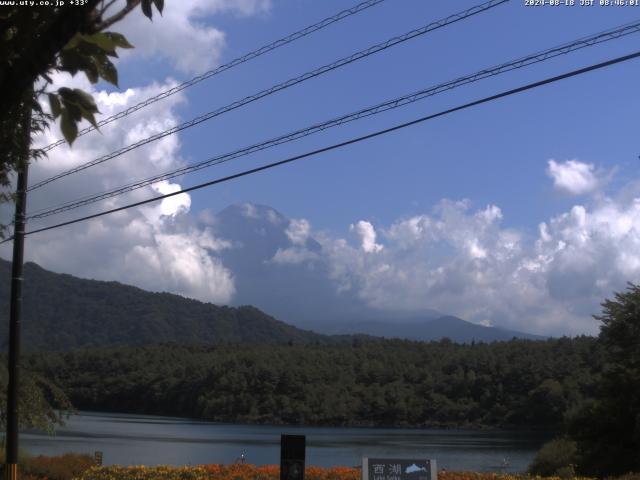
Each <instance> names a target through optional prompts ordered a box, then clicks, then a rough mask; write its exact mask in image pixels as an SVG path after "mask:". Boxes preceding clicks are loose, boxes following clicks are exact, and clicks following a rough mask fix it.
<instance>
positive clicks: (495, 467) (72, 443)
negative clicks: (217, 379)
mask: <svg viewBox="0 0 640 480" xmlns="http://www.w3.org/2000/svg"><path fill="white" fill-rule="evenodd" d="M283 433H290V434H298V435H306V437H307V459H306V461H307V465H318V466H324V467H327V466H333V465H343V466H354V465H360V464H361V462H362V457H363V456H370V457H385V456H387V457H410V458H413V457H415V458H433V459H436V461H437V466H438V468H439V469H440V468H445V469H447V470H473V471H505V472H520V471H524V470H526V468H527V466H528V464H529V463H530V462H531V460H532V459H533V456H534V455H535V452H536V451H537V450H538V448H540V446H541V445H542V443H544V442H545V441H546V440H548V438H549V435H544V434H541V433H534V432H523V431H509V430H467V429H452V430H436V429H415V430H414V429H388V428H334V427H283V426H258V425H230V424H220V423H210V422H203V421H197V420H190V419H184V418H170V417H157V416H149V415H124V414H108V413H89V412H81V413H80V414H78V415H74V416H73V417H71V418H70V419H68V420H67V422H66V425H65V426H64V427H60V428H59V429H58V430H57V433H56V434H55V435H54V436H48V435H46V434H39V433H34V432H23V433H21V436H20V446H21V448H24V449H26V450H27V451H28V452H29V453H31V454H35V455H37V454H43V455H59V454H62V453H66V452H79V453H80V452H81V453H89V454H91V455H93V452H94V451H96V450H99V451H102V452H103V454H104V460H103V463H104V464H105V465H112V464H120V465H158V464H169V465H187V464H192V465H193V464H203V463H225V464H226V463H233V462H234V461H235V460H236V459H237V458H238V457H239V456H240V454H241V453H243V452H244V453H245V456H246V459H247V462H248V463H253V464H256V465H263V464H278V463H279V462H280V435H281V434H283ZM504 460H506V461H507V462H508V466H507V467H506V468H505V467H503V462H504Z"/></svg>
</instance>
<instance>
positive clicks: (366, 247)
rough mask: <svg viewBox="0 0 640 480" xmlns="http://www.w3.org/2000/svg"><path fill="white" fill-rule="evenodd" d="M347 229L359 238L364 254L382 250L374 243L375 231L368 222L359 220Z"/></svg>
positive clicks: (380, 246) (381, 247)
mask: <svg viewBox="0 0 640 480" xmlns="http://www.w3.org/2000/svg"><path fill="white" fill-rule="evenodd" d="M349 228H350V229H351V230H352V231H354V232H355V233H356V235H358V237H359V238H360V246H361V248H362V250H363V251H364V252H367V253H375V252H379V251H381V250H382V249H383V248H384V247H383V246H382V245H380V244H379V243H376V231H375V229H374V228H373V225H371V223H370V222H367V221H365V220H360V221H359V222H357V223H356V224H355V225H351V226H350V227H349Z"/></svg>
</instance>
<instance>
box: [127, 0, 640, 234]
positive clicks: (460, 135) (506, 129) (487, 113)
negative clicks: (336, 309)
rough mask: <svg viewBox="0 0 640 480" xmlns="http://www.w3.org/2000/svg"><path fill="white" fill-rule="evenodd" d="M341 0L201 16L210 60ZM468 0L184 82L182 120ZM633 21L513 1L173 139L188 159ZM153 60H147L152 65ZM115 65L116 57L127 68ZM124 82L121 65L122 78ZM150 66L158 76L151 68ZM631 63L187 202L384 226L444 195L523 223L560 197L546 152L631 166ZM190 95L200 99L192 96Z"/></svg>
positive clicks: (431, 106) (383, 13) (600, 11)
mask: <svg viewBox="0 0 640 480" xmlns="http://www.w3.org/2000/svg"><path fill="white" fill-rule="evenodd" d="M344 5H345V2H278V3H277V4H274V5H273V8H272V9H271V10H270V11H269V13H266V14H263V15H257V16H253V17H250V18H242V17H240V18H239V17H238V16H236V15H233V14H228V15H223V16H221V17H220V18H217V17H212V18H211V21H212V22H214V24H215V25H217V26H219V27H220V28H221V29H222V30H223V31H225V33H226V34H227V42H228V44H229V46H228V48H227V49H225V50H223V54H222V57H221V61H223V62H224V61H225V60H227V59H231V58H234V57H235V56H237V55H239V54H241V53H242V52H246V51H248V50H249V49H251V48H252V47H255V46H256V45H261V44H264V43H266V42H268V41H269V40H271V39H274V38H277V37H278V36H279V35H282V33H284V32H288V31H291V30H293V29H295V28H297V27H298V26H303V25H305V24H309V23H312V22H313V21H314V20H315V19H318V18H322V17H324V16H327V15H328V14H331V13H332V12H334V11H337V10H339V9H340V8H341V7H343V6H344ZM472 5H474V3H473V2H420V1H405V2H402V4H400V3H398V2H393V1H391V2H387V3H386V4H383V5H380V6H377V7H374V8H372V9H370V10H369V11H367V12H364V13H362V14H360V15H358V16H357V17H355V18H351V19H348V20H345V21H343V22H341V23H340V24H338V25H334V26H332V27H330V28H328V29H327V30H325V31H323V32H321V33H318V34H316V35H314V36H312V37H310V38H308V39H305V40H302V41H300V42H297V43H296V44H295V45H292V46H289V47H285V48H284V49H281V50H279V51H277V52H274V53H273V54H269V55H267V56H265V57H263V58H261V59H259V60H257V61H254V62H251V63H250V64H247V65H243V66H241V67H239V68H237V69H234V70H233V71H230V72H227V73H225V74H223V75H221V76H219V77H216V78H214V79H212V80H211V81H207V82H205V83H203V84H201V85H200V86H198V87H195V88H193V89H192V90H191V91H189V93H188V94H187V95H188V97H189V99H190V100H191V99H193V100H191V101H190V103H189V104H188V105H187V106H186V108H184V110H183V112H182V114H183V116H184V118H191V117H192V116H195V115H197V114H200V113H202V112H204V111H208V107H216V106H219V105H223V104H226V103H229V102H230V101H233V100H235V99H237V98H241V97H242V96H244V95H246V94H250V93H252V92H253V91H257V90H258V89H260V88H264V87H268V86H270V85H272V84H274V83H277V82H279V81H281V80H283V79H287V78H290V77H293V76H296V75H297V74H299V73H301V72H304V71H307V70H310V69H312V68H314V67H316V66H318V65H322V64H325V63H328V62H330V61H332V60H333V59H336V58H340V57H342V56H345V55H347V54H349V53H351V52H353V51H356V50H358V49H360V48H363V47H365V46H367V45H370V44H373V43H376V42H378V41H381V40H384V39H386V38H389V37H391V36H393V35H394V34H398V33H401V32H404V31H407V30H409V29H411V28H414V27H419V26H421V25H423V24H426V23H428V22H429V21H430V20H432V19H439V18H442V17H444V16H446V15H448V14H450V13H452V12H454V11H457V10H461V9H463V8H465V7H467V6H472ZM636 17H640V9H635V8H621V7H617V8H612V7H609V8H605V7H592V8H587V7H572V8H569V7H563V8H560V7H553V8H552V7H545V8H540V7H524V6H523V4H522V2H513V3H511V4H507V5H505V6H500V7H497V8H495V9H494V10H493V11H489V12H486V13H483V14H480V15H478V16H476V17H474V18H471V19H468V20H465V21H464V22H460V23H458V24H456V25H452V26H450V27H447V28H445V29H442V30H441V31H437V32H434V33H432V34H428V35H425V36H423V37H421V38H418V39H415V40H412V41H410V42H408V43H407V44H404V45H400V46H397V47H395V48H393V49H391V50H389V51H386V52H382V53H381V54H378V55H376V56H375V57H374V58H369V59H365V60H362V61H360V62H358V63H357V64H354V65H350V66H347V67H344V68H342V69H341V70H339V71H336V72H331V73H329V74H326V75H324V76H323V77H321V78H318V79H314V80H311V81H308V82H306V83H305V84H303V85H298V86H296V87H293V88H291V89H289V90H288V91H286V92H281V93H278V94H276V95H274V96H273V97H271V98H269V99H265V100H262V101H259V102H256V103H255V104H253V105H250V106H248V107H245V108H243V109H241V110H239V111H236V112H233V113H231V114H228V115H225V116H224V117H221V118H218V119H214V120H212V121H210V122H208V123H206V124H204V125H202V126H199V127H195V128H193V129H192V130H191V131H189V132H186V133H185V134H184V135H183V139H184V140H183V142H184V144H185V147H184V149H183V151H184V152H185V154H186V155H188V156H189V158H193V159H194V160H198V159H202V158H206V157H207V156H208V155H210V154H211V153H217V152H220V153H222V152H225V151H227V150H229V149H230V148H233V147H236V146H240V145H244V144H248V143H250V142H252V141H254V140H259V139H263V138H269V137H271V136H273V135H276V134H279V133H281V132H287V131H290V130H292V129H295V128H297V127H299V126H301V125H306V124H310V123H312V122H314V121H318V120H324V119H328V118H331V117H333V116H335V115H336V114H339V113H346V112H350V111H353V110H355V109H357V108H361V107H363V106H367V105H371V104H374V103H376V102H378V101H380V100H382V99H387V98H393V97H394V96H397V95H400V94H403V93H407V92H411V91H414V90H417V89H419V88H422V87H424V86H428V85H431V84H437V83H439V82H441V81H446V80H448V79H452V78H455V77H457V76H459V75H462V74H465V73H470V72H473V71H476V70H479V69H481V68H483V67H486V66H491V65H494V64H497V63H500V62H502V61H506V60H509V59H513V58H517V57H519V56H522V55H525V54H528V53H531V52H534V51H538V50H541V49H544V48H548V47H551V46H554V45H557V44H560V43H563V42H566V41H570V40H573V39H575V38H578V37H581V36H584V35H588V34H591V33H595V32H597V31H600V30H604V29H606V28H610V27H612V26H615V25H618V24H622V23H626V22H629V21H631V20H633V19H634V18H636ZM637 45H639V43H638V39H637V38H636V37H634V36H631V37H628V38H626V39H623V40H618V41H615V42H611V43H610V44H606V45H602V46H597V47H593V48H590V49H587V50H585V51H583V52H577V53H574V54H571V55H568V56H564V57H560V58H557V59H554V60H552V61H550V62H548V64H543V65H538V66H535V67H532V68H528V69H524V70H523V71H521V72H513V73H510V74H506V75H504V76H501V77H499V78H494V79H491V80H488V81H483V82H481V83H479V84H477V85H474V86H471V87H463V88H459V89H456V90H454V91H452V92H449V93H448V94H443V95H440V96H438V97H434V98H431V99H429V100H426V101H422V102H419V103H418V104H416V105H414V106H411V107H408V108H407V107H405V108H402V109H400V110H399V111H397V112H394V113H391V114H384V115H381V116H380V117H378V118H375V119H369V120H364V121H360V122H358V123H357V124H354V125H350V126H346V127H342V128H340V129H338V130H335V131H330V132H326V134H324V135H318V136H317V137H315V138H313V139H309V140H308V141H303V142H299V143H298V142H297V143H296V144H295V145H292V146H291V147H290V148H280V149H274V150H273V151H271V152H269V153H265V154H260V155H258V156H255V157H254V158H255V161H254V162H252V161H249V160H248V159H245V160H241V161H237V162H235V165H233V167H231V166H229V168H221V169H211V170H206V171H203V172H202V173H201V174H199V175H194V176H193V177H192V178H190V179H189V181H188V183H194V184H195V183H198V182H200V181H202V180H205V179H208V178H210V177H211V176H212V175H216V174H223V173H226V172H228V171H235V170H237V169H238V168H245V167H247V166H248V165H252V164H254V163H261V162H268V161H273V160H276V159H279V158H282V157H285V156H287V155H289V154H295V153H298V152H304V151H306V150H309V149H313V148H315V147H318V146H321V145H325V144H328V143H332V142H336V141H340V140H343V139H346V138H349V137H351V136H355V135H359V134H362V133H365V132H368V131H371V130H374V129H376V128H381V127H385V126H387V125H391V124H394V123H396V122H401V121H404V120H407V119H411V118H414V117H416V116H420V115H423V114H425V113H430V112H436V111H439V110H441V109H443V108H447V107H450V106H454V105H457V104H460V103H464V102H466V101H469V100H472V99H475V98H480V97H483V96H486V95H490V94H493V93H495V92H498V91H500V90H502V89H505V88H510V87H513V86H516V85H520V84H523V83H527V82H530V81H533V80H537V79H541V78H544V77H546V76H549V75H553V74H557V73H561V72H564V71H566V70H570V69H574V68H577V67H580V66H584V65H588V64H590V63H595V62H597V61H602V60H605V59H607V58H610V57H613V56H617V55H621V54H625V53H628V52H631V51H633V50H634V48H637ZM159 70H160V69H159ZM125 74H126V69H125ZM134 78H135V75H134ZM160 78H161V77H160ZM637 80H638V66H637V62H636V63H629V64H626V65H621V66H617V67H612V68H610V69H609V70H607V71H601V72H597V73H592V74H589V75H585V76H582V77H579V78H575V79H571V80H567V81H564V82H561V83H558V84H555V85H553V86H549V87H544V88H541V89H539V90H536V91H533V92H528V93H525V94H521V95H519V96H517V97H512V98H508V99H504V100H501V101H497V102H494V103H491V104H489V105H485V106H482V107H477V108H474V109H473V110H469V111H465V112H460V113H456V114H452V115H450V116H447V117H446V118H442V119H439V120H436V121H432V122H430V123H429V124H424V125H420V126H417V127H413V128H410V129H407V130H406V131H403V132H399V133H395V134H391V135H388V136H386V137H384V138H378V139H375V140H372V141H369V142H367V143H366V144H361V145H358V146H352V147H348V148H345V149H343V150H341V151H339V152H334V153H330V154H326V155H322V156H321V157H319V158H315V159H312V160H305V161H303V162H301V163H300V164H299V165H294V166H288V167H284V168H281V169H279V170H277V171H271V172H268V173H263V174H259V175H256V176H255V177H254V178H251V179H243V180H239V181H236V182H233V183H230V184H228V185H226V186H222V187H216V188H213V189H211V190H207V191H204V192H202V193H198V194H195V195H194V205H195V206H196V208H197V207H198V205H202V208H214V209H217V208H221V207H224V206H225V205H227V204H229V203H235V202H243V201H252V202H256V203H263V204H267V205H271V206H274V207H275V208H278V209H280V210H282V211H284V212H286V213H287V214H288V215H291V216H303V217H308V216H312V218H313V221H314V224H316V225H317V226H318V227H320V228H323V229H330V230H334V231H340V230H342V229H344V226H345V225H346V224H349V223H351V222H353V220H354V218H367V219H370V220H372V221H377V222H382V223H388V222H391V221H393V220H394V219H396V218H397V216H398V215H399V214H404V215H409V214H411V213H413V212H415V211H418V210H424V209H425V208H427V209H428V208H430V206H432V205H433V204H434V203H436V202H437V201H439V200H440V199H441V198H443V197H448V198H469V199H470V200H471V201H472V202H473V203H474V205H475V204H477V205H478V206H484V205H486V204H488V203H495V204H497V205H500V207H501V208H502V209H503V213H504V217H505V219H504V222H505V223H506V224H508V225H513V226H526V227H529V228H535V227H536V226H537V224H538V223H539V222H540V221H541V219H544V218H547V217H548V216H550V215H553V214H555V213H558V212H562V211H564V210H566V209H567V207H568V206H570V205H571V203H572V202H573V199H572V198H567V197H566V196H563V195H561V194H556V193H554V191H553V188H552V184H551V182H550V179H549V178H548V177H547V176H546V175H545V168H546V163H547V161H548V160H549V159H550V158H554V159H557V160H558V161H562V160H568V159H574V158H576V159H580V160H581V161H585V162H588V163H594V164H597V165H598V166H600V167H602V168H605V169H610V168H613V167H614V166H616V167H617V168H619V169H620V171H619V173H618V175H619V176H620V178H625V177H627V178H628V176H629V175H633V173H635V171H636V167H637V165H638V163H637V161H638V154H640V146H639V145H638V141H637V136H636V135H637V123H636V122H635V121H634V119H635V118H636V115H637V104H634V102H633V101H632V99H633V98H634V95H636V94H637V87H636V86H635V85H637ZM203 107H204V108H203Z"/></svg>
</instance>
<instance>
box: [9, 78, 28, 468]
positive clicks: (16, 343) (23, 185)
mask: <svg viewBox="0 0 640 480" xmlns="http://www.w3.org/2000/svg"><path fill="white" fill-rule="evenodd" d="M32 101H33V90H32V89H29V91H28V92H27V93H26V95H25V97H24V101H23V104H22V111H21V114H22V115H21V116H22V129H21V130H22V132H21V134H22V135H23V138H22V139H21V140H22V142H23V143H22V145H21V147H22V148H21V149H20V158H18V162H17V165H16V169H17V172H18V182H17V186H16V198H15V201H16V210H15V217H14V228H13V261H12V264H11V304H10V311H9V365H8V369H9V385H8V389H7V433H6V437H5V439H6V460H5V462H6V465H5V476H4V478H5V480H17V478H18V386H19V361H20V322H21V317H22V281H23V279H22V264H23V262H24V230H25V223H26V222H25V214H26V210H27V176H28V173H29V150H30V147H31V103H32Z"/></svg>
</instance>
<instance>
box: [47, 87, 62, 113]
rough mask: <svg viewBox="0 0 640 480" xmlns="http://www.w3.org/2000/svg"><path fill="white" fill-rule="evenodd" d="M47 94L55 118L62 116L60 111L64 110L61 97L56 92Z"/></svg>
mask: <svg viewBox="0 0 640 480" xmlns="http://www.w3.org/2000/svg"><path fill="white" fill-rule="evenodd" d="M47 95H48V97H49V105H50V106H51V113H52V114H53V118H58V117H59V116H60V111H61V110H62V107H61V105H60V99H59V98H58V95H56V94H55V93H49V94H47Z"/></svg>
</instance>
